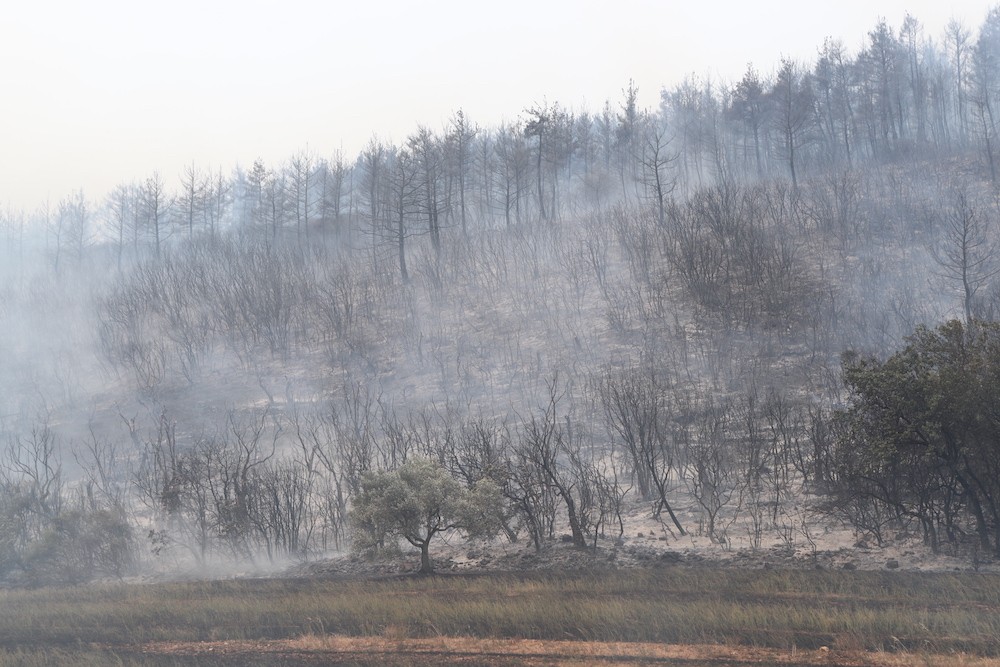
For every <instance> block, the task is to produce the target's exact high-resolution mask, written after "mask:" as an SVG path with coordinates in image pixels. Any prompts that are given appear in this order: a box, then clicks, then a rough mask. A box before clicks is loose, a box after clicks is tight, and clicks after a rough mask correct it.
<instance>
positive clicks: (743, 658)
mask: <svg viewBox="0 0 1000 667" xmlns="http://www.w3.org/2000/svg"><path fill="white" fill-rule="evenodd" d="M141 653H142V655H144V656H147V657H151V658H152V657H173V658H179V659H181V661H183V662H187V661H197V663H198V664H254V663H257V662H259V663H261V664H284V665H299V664H301V665H308V664H326V665H471V664H475V665H532V666H534V665H602V666H612V665H643V664H649V665H689V666H690V665H705V666H722V665H731V666H734V667H735V666H740V665H782V666H786V667H791V666H798V665H802V666H807V665H825V666H841V667H855V666H861V665H865V666H871V667H883V666H884V667H902V666H907V665H915V664H920V665H941V666H944V665H962V666H967V667H1000V659H996V658H981V657H973V656H968V655H964V654H951V655H935V654H925V653H921V654H914V653H872V652H867V651H847V650H830V649H826V648H821V649H818V650H778V649H769V648H760V647H750V646H733V647H730V646H716V645H703V644H680V645H675V644H656V643H632V642H629V643H625V642H582V641H580V642H578V641H546V640H525V639H475V638H468V637H435V638H430V639H415V638H406V637H398V638H396V637H343V636H307V637H303V638H300V639H292V640H276V641H224V642H156V643H150V644H146V645H144V646H143V647H142V650H141Z"/></svg>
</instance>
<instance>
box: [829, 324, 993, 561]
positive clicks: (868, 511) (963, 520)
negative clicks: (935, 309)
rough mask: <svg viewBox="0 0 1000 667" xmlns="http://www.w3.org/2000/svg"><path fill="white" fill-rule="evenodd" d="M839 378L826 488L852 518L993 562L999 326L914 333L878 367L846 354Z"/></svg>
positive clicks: (946, 327)
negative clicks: (956, 545) (968, 543)
mask: <svg viewBox="0 0 1000 667" xmlns="http://www.w3.org/2000/svg"><path fill="white" fill-rule="evenodd" d="M844 381H845V383H846V385H847V387H848V389H849V390H850V405H849V407H848V408H847V409H846V410H844V411H842V412H840V414H839V415H838V438H837V463H836V471H835V480H834V481H835V484H836V488H837V490H838V492H839V493H838V496H839V498H840V499H841V506H842V507H847V508H850V512H851V515H852V517H853V520H855V521H856V523H858V522H861V523H864V522H866V521H867V522H869V525H863V526H861V527H864V528H868V529H874V530H875V531H876V532H877V530H878V528H879V525H878V524H879V522H880V521H883V520H884V521H899V520H903V521H905V520H916V521H917V522H918V523H919V525H920V527H921V529H922V532H923V535H924V538H925V540H926V541H927V542H928V543H930V544H931V546H932V547H937V546H938V545H939V543H940V542H941V541H942V539H947V540H948V541H950V542H958V541H961V537H962V535H963V534H965V533H971V534H974V535H975V536H976V537H977V538H978V539H976V544H977V546H978V547H979V548H982V549H984V550H990V551H993V553H995V554H996V555H998V556H1000V403H998V402H997V396H1000V323H995V322H979V321H973V322H970V323H962V322H960V321H957V320H952V321H950V322H947V323H945V324H942V325H941V326H939V327H938V328H936V329H928V328H925V327H920V328H918V329H917V330H916V331H915V332H914V334H913V335H912V336H910V337H909V338H908V339H907V345H906V347H905V348H903V349H902V350H900V351H899V352H897V353H896V354H894V355H892V356H891V357H889V358H888V359H887V360H885V361H879V360H877V359H874V358H870V357H861V356H858V355H848V356H846V357H845V360H844Z"/></svg>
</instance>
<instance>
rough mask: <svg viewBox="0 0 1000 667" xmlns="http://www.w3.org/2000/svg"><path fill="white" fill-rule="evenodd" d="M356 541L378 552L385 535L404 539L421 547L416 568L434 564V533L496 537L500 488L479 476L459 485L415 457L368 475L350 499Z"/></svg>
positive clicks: (429, 569) (422, 569) (428, 568)
mask: <svg viewBox="0 0 1000 667" xmlns="http://www.w3.org/2000/svg"><path fill="white" fill-rule="evenodd" d="M352 519H353V522H354V527H355V531H356V534H355V544H356V545H357V546H359V547H361V548H363V549H366V550H378V549H381V548H383V547H384V546H385V545H386V540H387V539H388V538H393V539H397V538H403V539H404V540H406V541H407V542H409V543H410V544H412V545H413V546H415V547H417V548H418V549H420V572H421V573H423V574H428V573H430V572H433V570H434V567H433V563H432V561H431V557H430V544H431V541H432V540H433V539H434V537H435V536H436V535H438V534H440V533H443V532H445V531H449V530H457V531H460V532H462V533H464V534H466V535H467V536H469V537H477V536H491V535H495V534H496V533H497V532H498V531H499V530H500V528H501V527H502V520H503V513H502V503H501V495H500V490H499V488H498V487H497V485H496V484H495V483H494V482H492V481H490V480H488V479H483V480H480V481H479V482H477V483H476V484H474V485H472V486H471V487H464V486H462V485H461V484H460V483H459V482H458V481H457V480H455V479H454V478H453V477H452V476H451V475H449V474H448V472H447V471H445V470H444V469H443V468H441V467H440V466H438V465H436V464H435V463H433V462H431V461H428V460H425V459H415V460H411V461H408V462H406V463H404V464H403V465H401V466H400V467H399V468H398V469H396V470H393V471H389V472H373V473H366V474H365V476H364V478H363V479H362V481H361V493H360V494H359V495H358V497H357V498H355V500H354V508H353V511H352Z"/></svg>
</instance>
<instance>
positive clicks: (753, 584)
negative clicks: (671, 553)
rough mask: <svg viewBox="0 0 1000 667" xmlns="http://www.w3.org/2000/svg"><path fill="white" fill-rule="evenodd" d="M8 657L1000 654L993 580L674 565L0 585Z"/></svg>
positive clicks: (901, 657) (949, 659) (1, 629)
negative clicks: (11, 588) (5, 587)
mask: <svg viewBox="0 0 1000 667" xmlns="http://www.w3.org/2000/svg"><path fill="white" fill-rule="evenodd" d="M0 608H2V609H3V610H4V613H3V614H2V615H0V665H70V664H72V665H104V664H119V665H246V664H256V665H308V664H357V665H382V664H389V665H431V664H495V665H519V664H524V665H584V664H599V665H619V664H621V665H625V664H664V665H762V664H780V665H1000V577H997V576H995V575H987V574H973V573H962V574H946V573H921V572H843V571H841V572H831V571H808V570H784V571H777V570H735V569H727V568H712V567H703V568H697V567H694V568H692V567H678V566H667V567H661V568H650V569H635V570H620V571H604V572H576V573H567V572H534V573H518V574H513V573H511V574H488V575H485V574H484V575H461V576H456V575H438V576H431V577H410V576H406V577H389V578H380V579H371V578H368V579H365V578H352V579H346V580H345V579H261V580H230V581H213V582H183V583H169V584H117V585H103V586H89V587H79V588H71V589H65V588H61V589H56V588H50V589H38V590H21V591H4V592H3V593H0Z"/></svg>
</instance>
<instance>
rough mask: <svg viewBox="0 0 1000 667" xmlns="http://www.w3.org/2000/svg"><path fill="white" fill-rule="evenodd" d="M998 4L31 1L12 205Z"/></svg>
mask: <svg viewBox="0 0 1000 667" xmlns="http://www.w3.org/2000/svg"><path fill="white" fill-rule="evenodd" d="M993 4H994V3H993V2H988V1H986V0H952V2H941V1H930V0H920V1H911V2H906V1H904V0H867V1H864V0H840V1H838V2H801V0H799V1H787V2H786V1H782V0H754V1H752V2H748V1H732V2H729V1H719V0H700V1H694V0H692V1H688V2H683V3H681V2H674V1H672V0H659V1H647V0H616V1H615V2H591V1H589V0H577V1H575V2H568V1H567V2H563V1H559V2H554V1H549V0H530V1H529V0H500V1H499V2H495V3H486V2H467V1H459V0H425V1H423V2H419V1H415V0H367V1H360V0H359V1H357V2H354V3H352V4H351V5H350V6H345V5H346V3H343V2H338V1H333V0H327V1H326V2H320V1H318V0H313V1H308V0H282V1H281V2H264V1H259V0H239V1H233V0H174V1H172V2H159V3H156V4H155V5H154V3H151V2H147V1H146V0H88V1H86V2H84V1H82V0H63V1H47V0H32V1H30V2H28V1H21V2H10V3H8V6H6V7H4V9H3V11H2V12H0V61H2V65H0V203H10V204H13V205H14V206H16V207H24V208H34V207H35V206H37V205H39V204H40V203H43V202H44V201H45V200H46V199H49V200H50V201H52V203H53V204H55V203H56V202H57V201H58V200H59V199H60V198H61V197H63V196H65V195H66V194H68V193H69V192H70V191H72V190H75V189H78V188H81V187H82V188H83V189H84V192H85V194H86V195H87V196H88V197H89V198H91V199H97V198H102V197H103V196H104V195H105V194H106V193H107V192H108V191H109V190H110V189H111V188H112V187H113V186H114V185H116V184H117V183H120V182H124V181H128V180H133V179H135V180H141V179H143V178H145V177H146V176H148V175H149V174H150V173H152V172H153V171H154V170H159V171H160V172H161V173H162V174H163V176H164V178H165V179H166V180H167V182H168V184H170V185H174V184H175V183H176V181H177V179H178V177H179V175H180V173H181V171H182V169H183V168H184V165H186V164H191V163H192V162H194V163H195V164H197V165H198V166H199V167H201V168H208V167H211V168H218V167H222V168H224V169H225V170H226V171H227V172H228V171H229V170H230V169H231V168H232V167H233V166H234V165H235V164H237V163H240V164H243V165H249V164H250V163H251V162H252V161H253V160H254V158H256V157H258V156H259V157H261V158H263V159H264V160H265V161H266V162H267V163H269V164H272V165H275V164H278V163H280V162H281V161H283V160H285V159H286V158H288V157H289V156H290V155H291V154H292V153H294V152H296V151H298V150H301V149H306V148H308V149H309V150H310V151H311V152H313V153H315V154H317V155H323V156H328V155H330V154H331V153H332V152H333V151H334V150H336V149H338V148H341V147H342V148H343V150H344V151H345V154H346V155H347V156H348V157H350V158H353V157H354V156H355V154H356V153H357V151H358V150H359V149H360V148H361V147H362V146H363V144H364V143H365V142H366V141H367V140H368V139H369V138H370V137H371V136H372V135H373V134H376V133H377V134H378V135H379V136H380V137H382V138H384V139H387V140H390V141H401V140H403V139H405V137H406V136H407V135H408V134H409V133H410V132H412V131H413V130H414V129H415V128H416V126H417V124H418V123H423V124H426V125H428V126H430V127H432V128H435V129H437V128H440V127H442V126H443V125H444V123H445V122H446V120H447V118H448V117H449V116H450V115H451V114H452V112H454V111H455V110H456V109H458V108H460V107H461V108H464V110H465V111H466V113H467V114H468V115H469V117H470V118H471V120H473V121H475V122H478V123H480V124H484V125H493V124H495V123H497V122H499V121H500V120H501V119H503V118H509V119H513V118H515V117H516V116H517V115H518V114H519V113H520V111H521V110H522V109H524V108H525V107H528V106H531V105H532V103H534V102H541V101H542V100H543V99H547V100H548V101H559V102H560V103H562V104H563V105H565V106H568V107H571V108H574V109H581V108H588V109H594V110H596V109H598V108H599V107H600V106H601V105H602V104H603V102H604V100H605V99H607V98H612V99H613V100H615V101H617V100H618V99H620V97H621V90H622V88H624V87H625V86H626V84H627V82H628V80H629V78H632V79H634V80H635V82H636V84H637V85H638V86H639V90H640V95H641V97H640V99H641V103H642V105H643V106H649V107H652V106H655V105H656V104H657V103H658V99H659V91H660V89H661V88H662V87H663V86H671V85H673V84H675V83H677V82H678V81H679V80H681V79H682V78H683V77H684V76H685V75H686V74H691V73H694V74H697V75H699V76H712V77H713V78H714V79H723V80H727V81H731V80H733V79H736V78H738V77H739V76H740V74H741V73H742V72H743V70H744V69H745V67H746V63H747V62H748V61H752V62H754V64H755V65H757V67H758V69H760V70H762V71H764V72H770V71H771V70H772V69H773V67H774V64H775V63H776V62H777V61H778V59H779V58H780V57H781V56H789V57H792V58H797V59H801V60H811V59H812V58H813V57H814V55H815V53H816V49H817V47H818V46H819V45H821V44H822V41H823V38H824V37H826V36H834V37H837V38H840V39H842V40H843V41H844V42H845V44H846V45H847V46H848V47H850V48H851V49H852V51H854V50H856V48H857V46H858V45H860V44H861V42H862V40H863V38H864V35H865V33H866V32H867V31H868V30H869V29H871V27H872V26H873V25H874V24H875V22H876V20H877V19H878V18H879V17H885V18H886V19H887V20H888V21H889V23H890V24H891V25H892V26H893V27H898V26H899V25H900V23H901V22H902V18H903V16H904V14H905V13H906V12H907V11H909V12H910V13H912V14H913V15H914V16H916V17H917V18H918V19H919V20H920V21H921V22H922V23H923V24H924V26H925V31H926V32H927V34H928V35H930V36H932V37H934V38H935V39H937V38H938V37H939V36H940V35H941V33H942V31H943V28H944V26H945V24H946V23H947V22H948V20H949V19H950V18H952V17H956V18H959V19H961V20H963V21H964V22H965V23H966V24H967V25H970V26H972V27H976V26H978V24H979V23H980V22H981V20H982V18H983V17H984V16H985V14H986V12H987V10H988V9H989V7H990V6H992V5H993Z"/></svg>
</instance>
